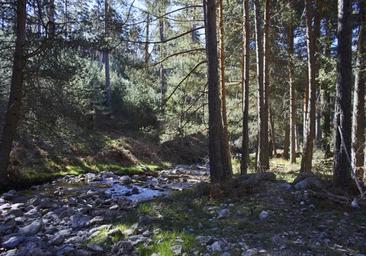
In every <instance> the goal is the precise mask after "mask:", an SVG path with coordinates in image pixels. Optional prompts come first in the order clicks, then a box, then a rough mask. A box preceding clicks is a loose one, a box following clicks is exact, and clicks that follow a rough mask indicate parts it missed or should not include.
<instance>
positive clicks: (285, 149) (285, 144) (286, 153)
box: [283, 124, 290, 160]
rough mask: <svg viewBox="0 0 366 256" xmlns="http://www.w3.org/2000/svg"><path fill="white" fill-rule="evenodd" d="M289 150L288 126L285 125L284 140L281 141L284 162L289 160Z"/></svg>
mask: <svg viewBox="0 0 366 256" xmlns="http://www.w3.org/2000/svg"><path fill="white" fill-rule="evenodd" d="M289 149H290V125H289V124H286V126H285V139H284V141H283V158H284V159H286V160H288V159H289V158H290V156H289Z"/></svg>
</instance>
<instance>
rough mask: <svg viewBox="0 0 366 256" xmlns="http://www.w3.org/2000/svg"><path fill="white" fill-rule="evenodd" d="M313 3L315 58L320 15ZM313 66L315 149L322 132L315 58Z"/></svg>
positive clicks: (317, 64)
mask: <svg viewBox="0 0 366 256" xmlns="http://www.w3.org/2000/svg"><path fill="white" fill-rule="evenodd" d="M314 2H315V9H314V54H315V55H316V56H317V53H318V52H319V37H320V15H319V11H318V10H317V8H320V7H321V6H320V5H321V1H319V0H314ZM314 62H315V65H314V75H315V80H314V83H315V88H316V90H317V92H316V93H315V97H316V102H315V106H316V110H315V112H316V114H315V115H316V117H315V125H316V126H315V142H316V146H317V148H321V141H322V130H321V115H322V113H321V110H322V109H321V106H320V86H319V83H318V76H319V69H320V63H319V58H318V57H316V58H315V59H314Z"/></svg>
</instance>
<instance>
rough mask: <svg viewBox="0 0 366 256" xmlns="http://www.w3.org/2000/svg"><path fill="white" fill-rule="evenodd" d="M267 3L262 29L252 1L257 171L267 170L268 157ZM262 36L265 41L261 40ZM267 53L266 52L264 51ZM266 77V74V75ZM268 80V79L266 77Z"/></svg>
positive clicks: (256, 7) (256, 0) (257, 8)
mask: <svg viewBox="0 0 366 256" xmlns="http://www.w3.org/2000/svg"><path fill="white" fill-rule="evenodd" d="M268 6H269V1H268V0H266V1H265V15H264V16H265V19H264V20H265V26H264V29H262V17H261V10H260V9H261V8H260V4H259V0H255V1H254V8H255V35H256V55H257V84H258V103H257V104H258V129H259V132H258V152H257V158H258V159H257V171H260V172H261V171H266V170H269V156H268V102H267V100H266V93H267V91H266V88H265V86H266V83H265V82H268V80H266V81H264V74H265V72H264V71H268V67H267V68H266V69H264V62H265V63H266V65H267V62H266V61H265V59H266V57H265V56H266V54H264V49H263V48H264V46H267V45H268V21H269V10H268ZM263 35H264V37H265V40H263ZM266 53H267V51H266ZM266 76H267V74H266ZM267 78H268V77H267Z"/></svg>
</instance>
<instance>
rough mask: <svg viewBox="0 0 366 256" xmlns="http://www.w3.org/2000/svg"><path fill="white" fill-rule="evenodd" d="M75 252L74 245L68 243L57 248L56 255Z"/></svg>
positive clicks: (62, 255)
mask: <svg viewBox="0 0 366 256" xmlns="http://www.w3.org/2000/svg"><path fill="white" fill-rule="evenodd" d="M73 252H75V248H74V246H72V245H69V244H66V245H64V246H62V247H61V248H59V249H57V253H56V256H67V255H73Z"/></svg>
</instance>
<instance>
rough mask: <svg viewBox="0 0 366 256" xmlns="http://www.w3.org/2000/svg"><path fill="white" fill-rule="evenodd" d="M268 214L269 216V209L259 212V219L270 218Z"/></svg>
mask: <svg viewBox="0 0 366 256" xmlns="http://www.w3.org/2000/svg"><path fill="white" fill-rule="evenodd" d="M268 216H269V213H268V212H267V211H261V213H260V214H259V219H260V220H265V219H267V218H268Z"/></svg>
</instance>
